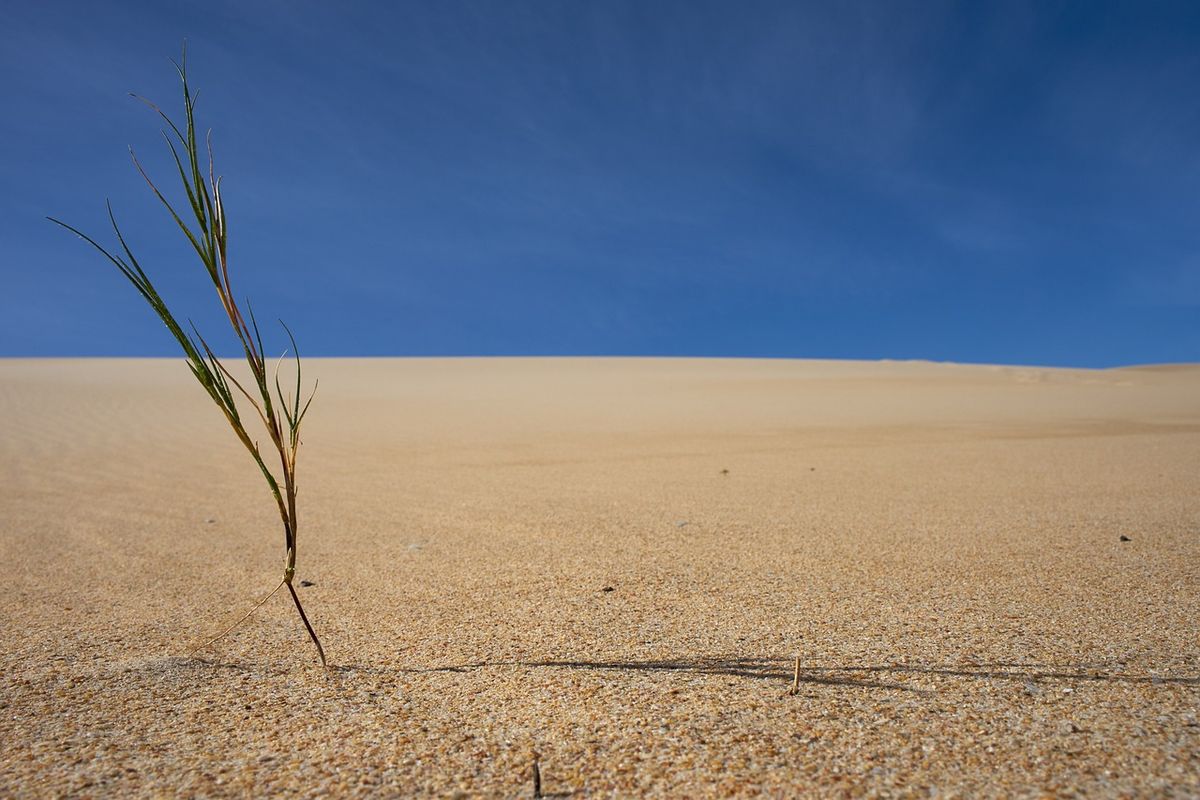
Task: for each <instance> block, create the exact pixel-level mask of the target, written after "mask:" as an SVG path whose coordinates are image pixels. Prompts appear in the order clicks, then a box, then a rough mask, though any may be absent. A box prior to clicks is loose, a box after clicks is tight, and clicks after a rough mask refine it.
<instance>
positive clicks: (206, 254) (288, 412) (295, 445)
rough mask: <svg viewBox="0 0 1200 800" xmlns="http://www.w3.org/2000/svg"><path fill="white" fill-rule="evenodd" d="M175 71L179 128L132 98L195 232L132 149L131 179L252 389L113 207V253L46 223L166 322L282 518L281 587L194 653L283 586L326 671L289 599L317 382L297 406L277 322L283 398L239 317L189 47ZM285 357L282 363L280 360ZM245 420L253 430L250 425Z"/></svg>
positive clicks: (248, 314) (249, 326)
mask: <svg viewBox="0 0 1200 800" xmlns="http://www.w3.org/2000/svg"><path fill="white" fill-rule="evenodd" d="M172 63H173V64H175V68H176V70H177V71H178V73H179V78H180V81H181V82H182V85H183V110H184V122H183V125H182V127H181V126H180V125H177V124H176V123H175V122H174V121H173V120H172V119H171V117H169V116H168V115H167V114H166V113H165V112H163V111H162V109H160V108H159V107H158V106H156V105H155V104H154V103H151V102H150V101H149V100H146V99H145V98H142V97H140V96H138V95H133V97H135V98H137V99H138V100H141V101H142V102H143V103H145V104H146V105H148V106H149V107H150V108H151V109H153V110H154V111H155V112H156V113H157V114H158V115H159V117H161V118H162V120H163V121H164V122H165V123H166V128H164V129H163V131H162V134H163V138H164V139H165V140H166V143H167V147H168V148H169V149H170V151H171V155H172V157H173V159H174V162H175V166H176V167H177V168H178V171H179V178H180V180H181V181H182V183H183V189H184V192H185V193H186V195H187V201H188V209H187V210H186V211H185V212H184V214H185V215H186V214H187V212H188V211H190V212H191V216H192V217H194V219H195V222H194V225H191V224H189V223H188V222H186V221H185V220H184V218H183V217H182V216H181V215H180V214H179V213H178V212H177V211H176V209H175V207H174V206H173V205H172V204H171V202H170V201H169V200H167V198H166V197H165V196H164V195H163V193H162V192H161V191H159V189H158V187H157V186H156V185H155V183H154V181H152V180H151V179H150V176H149V175H148V174H147V173H146V170H145V169H143V168H142V165H141V163H140V162H139V161H138V159H137V156H136V154H135V153H134V152H133V149H132V148H130V151H129V152H130V157H131V158H132V160H133V165H134V167H135V168H136V169H137V171H138V173H139V174H141V176H142V177H143V178H144V179H145V181H146V183H147V184H148V185H149V187H150V189H151V191H153V192H154V195H155V196H156V197H157V198H158V199H159V201H160V202H161V203H162V204H163V206H165V207H166V209H167V211H168V212H169V213H170V215H171V218H172V219H173V220H174V222H175V224H176V225H178V227H179V229H180V230H181V231H182V232H183V234H184V236H186V237H187V240H188V243H189V244H190V246H191V247H192V249H193V250H195V252H196V255H197V256H199V257H200V261H201V262H202V263H203V265H204V269H205V271H206V272H207V273H208V277H209V278H210V279H211V281H212V284H213V287H214V288H215V289H216V292H217V297H218V299H219V300H220V303H221V307H222V309H223V311H224V313H225V316H226V318H227V319H228V321H229V324H230V326H231V327H232V329H233V333H234V336H235V337H236V338H237V342H238V345H239V346H240V349H241V352H242V355H243V356H245V359H246V364H247V365H248V366H249V368H250V376H251V379H252V381H246V384H250V386H251V388H250V390H249V391H248V390H247V389H246V385H245V384H243V382H242V381H239V380H238V379H237V378H235V377H234V375H233V373H232V372H231V371H230V369H229V368H228V367H226V365H225V364H224V363H223V362H222V361H221V359H220V358H218V357H217V356H216V354H214V353H213V350H212V348H211V347H209V345H208V342H207V341H206V340H205V339H204V337H203V336H201V335H200V332H199V331H198V330H197V329H196V327H195V326H194V325H192V324H191V323H190V322H189V327H190V328H191V332H190V333H189V332H188V331H187V330H185V329H184V328H183V326H182V325H180V323H179V321H178V320H177V319H176V318H175V316H174V314H172V313H171V311H170V309H169V308H168V307H167V304H166V302H165V301H164V300H163V298H162V296H161V295H160V294H159V293H158V290H157V289H156V288H155V286H154V283H153V282H152V281H151V280H150V277H149V275H147V274H146V272H145V271H144V270H143V269H142V267H141V265H140V264H139V263H138V260H137V258H135V257H134V255H133V252H132V251H131V250H130V248H129V246H128V245H127V244H126V242H125V237H124V236H123V235H122V233H121V229H120V227H119V226H118V225H117V220H116V217H115V215H114V214H113V210H112V204H111V203H107V207H108V218H109V222H110V223H111V224H112V228H113V231H114V233H115V234H116V238H117V242H118V243H119V244H120V251H121V252H120V253H114V252H112V251H110V250H109V249H108V248H105V247H104V246H103V245H101V244H99V243H97V242H96V241H95V240H94V239H92V238H91V237H90V236H88V235H87V234H85V233H83V232H81V231H79V230H78V229H76V228H74V227H72V226H71V225H68V224H67V223H65V222H62V221H60V220H57V219H54V218H53V217H50V218H49V219H50V221H51V222H54V223H56V224H58V225H61V226H62V227H64V228H66V229H67V230H69V231H71V232H72V233H74V234H76V235H77V236H79V237H80V238H82V239H83V240H84V241H86V242H88V243H89V244H91V245H92V246H93V247H94V248H96V250H98V251H99V252H100V253H102V254H103V255H104V256H105V257H106V258H107V259H108V260H109V261H110V262H112V263H113V264H114V265H115V266H116V268H117V269H118V270H120V272H121V274H122V275H124V276H125V277H126V278H127V279H128V280H129V282H130V283H132V284H133V286H134V288H136V289H137V291H138V293H139V294H140V295H141V296H142V299H144V300H145V301H146V303H148V304H149V305H150V308H151V309H153V310H154V313H155V314H157V315H158V318H159V319H161V320H162V322H163V324H164V325H166V326H167V330H168V331H170V333H171V335H172V336H173V337H174V338H175V341H176V342H178V343H179V346H180V347H181V348H182V349H183V353H184V356H185V357H186V358H187V364H188V367H189V368H190V369H191V371H192V375H194V376H195V378H196V380H197V381H199V383H200V385H201V386H202V387H203V388H204V391H205V392H207V393H208V396H209V397H210V398H211V399H212V401H213V402H214V403H215V404H216V405H217V407H218V408H219V409H220V410H221V413H222V414H223V415H224V416H225V420H226V421H227V422H228V423H229V426H230V427H231V428H232V429H233V432H234V433H235V434H236V435H237V438H238V441H240V442H241V443H242V445H243V446H244V447H245V448H246V450H247V451H248V452H249V453H250V456H251V457H252V458H253V459H254V462H255V463H256V464H257V465H258V468H259V469H260V470H261V471H262V475H263V477H264V478H265V479H266V482H267V485H268V486H269V487H270V490H271V496H272V497H273V498H274V500H275V503H276V505H277V507H278V509H279V517H280V520H281V521H282V522H283V536H284V548H285V551H286V556H285V561H284V567H283V577H282V578H281V580H280V581H279V584H278V585H277V586H276V587H275V588H274V589H272V590H271V592H270V593H268V594H267V595H266V597H264V598H263V599H262V600H260V601H259V602H258V603H257V604H255V605H254V606H253V607H252V608H251V609H250V611H248V612H247V613H246V615H245V616H243V617H242V618H241V619H239V620H238V621H237V622H235V623H234V624H233V625H231V626H229V628H227V629H226V630H225V631H223V632H222V633H220V634H219V635H217V636H216V637H213V638H212V639H210V640H208V641H207V642H205V644H203V645H202V646H201V647H199V648H196V650H197V651H198V650H201V649H203V648H204V647H207V646H209V645H211V644H213V643H214V642H216V641H217V640H219V639H221V638H222V637H224V636H225V635H226V634H228V633H230V632H231V631H232V630H233V629H234V628H236V627H237V626H238V625H240V624H241V623H242V622H244V621H245V620H246V619H248V618H249V617H250V615H251V614H253V613H254V612H255V611H256V610H258V609H259V608H260V607H262V605H263V604H264V603H266V602H267V601H268V600H270V599H271V598H272V597H273V596H274V595H275V594H276V592H278V591H279V590H280V589H282V588H284V587H285V586H286V587H287V589H288V592H289V593H290V594H291V597H292V601H293V603H295V606H296V611H297V612H298V613H299V615H300V620H301V622H303V623H304V628H305V630H307V631H308V636H309V638H310V639H311V640H312V643H313V644H314V645H315V646H316V648H317V655H318V656H320V659H321V664H322V665H324V666H327V663H326V660H325V650H324V648H322V647H321V641H320V639H318V638H317V634H316V631H314V630H313V626H312V623H310V622H309V620H308V616H307V615H306V614H305V613H304V606H303V605H302V604H301V603H300V597H299V596H298V595H297V594H296V590H295V588H294V587H293V586H292V580H293V578H294V577H295V575H296V553H297V550H296V533H297V518H296V456H297V453H298V451H299V449H300V425H301V423H302V422H303V421H304V417H305V415H306V414H307V413H308V408H309V405H310V404H311V403H312V398H313V395H314V394H315V393H316V384H315V383H314V385H313V391H312V393H310V394H309V395H308V399H307V400H304V399H303V397H302V391H301V387H302V384H301V370H300V354H299V352H298V350H297V349H296V340H295V337H294V336H292V332H291V330H290V329H289V328H288V327H287V325H284V324H283V321H282V320H280V325H282V326H283V329H284V331H285V332H286V333H287V338H288V340H289V342H290V344H291V351H292V353H293V355H294V358H295V362H296V382H295V391H294V393H293V392H290V391H289V393H288V396H286V397H285V395H284V391H283V388H282V386H281V385H280V381H279V367H280V365H281V364H282V362H283V357H281V358H280V359H279V362H278V363H276V365H275V368H274V370H273V371H270V370H268V365H267V362H266V357H265V354H264V349H263V340H262V334H261V333H260V331H259V327H258V322H257V320H256V319H255V318H254V312H253V310H252V309H251V308H250V303H249V301H246V302H245V314H243V312H242V308H241V307H240V306H239V305H238V303H237V301H236V300H235V299H234V293H233V287H232V285H231V284H230V280H229V259H228V255H227V229H226V220H225V207H224V204H223V203H222V201H221V178H220V177H218V176H217V175H216V169H215V165H214V162H213V150H212V132H211V131H209V132H208V134H207V135H206V136H205V150H206V156H207V158H204V157H202V154H201V149H200V145H199V143H198V140H197V134H196V120H195V110H196V94H195V93H194V92H192V91H191V88H190V87H189V85H188V77H187V50H186V47H185V49H184V52H183V57H182V58H181V59H180V61H179V62H178V63H175V62H172ZM284 355H285V356H286V352H285V353H284ZM239 395H240V397H241V398H242V399H243V400H244V401H245V402H246V403H248V404H249V406H250V408H252V409H253V414H254V416H257V417H258V421H259V422H261V423H262V425H263V426H264V427H265V428H266V430H267V436H268V439H269V440H270V450H268V452H267V454H266V455H264V453H263V451H262V450H260V449H259V445H258V442H257V441H256V440H255V438H254V437H253V436H251V434H250V432H249V431H248V430H247V429H246V424H247V421H248V419H247V416H248V415H244V414H243V411H242V409H241V408H239ZM249 421H251V422H252V421H253V420H252V418H250V420H249ZM271 451H273V452H271ZM275 457H278V460H279V466H278V472H277V473H276V472H272V470H271V468H270V467H268V466H267V461H266V459H268V458H270V459H272V460H273V459H274V458H275ZM193 652H195V651H193Z"/></svg>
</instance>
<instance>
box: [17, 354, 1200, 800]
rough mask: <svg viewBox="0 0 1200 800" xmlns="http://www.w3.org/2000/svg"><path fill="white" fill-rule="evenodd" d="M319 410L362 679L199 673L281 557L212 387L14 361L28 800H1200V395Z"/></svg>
mask: <svg viewBox="0 0 1200 800" xmlns="http://www.w3.org/2000/svg"><path fill="white" fill-rule="evenodd" d="M309 371H310V372H311V373H313V374H314V375H319V376H320V378H321V389H320V393H319V394H318V396H317V400H316V403H315V404H314V406H313V410H312V412H311V415H310V418H309V422H308V423H307V424H308V429H307V435H306V437H305V446H304V448H303V450H302V452H301V460H300V473H301V474H300V478H301V495H300V504H301V531H300V554H299V555H300V569H299V574H298V576H297V577H298V579H305V580H308V581H311V582H313V584H314V585H312V586H309V587H305V588H303V589H301V590H300V591H301V592H302V597H303V598H304V600H305V603H306V606H307V609H308V611H309V613H310V615H311V616H312V618H313V621H314V624H315V625H316V627H317V630H318V631H319V633H320V634H321V635H322V638H323V640H324V643H325V646H326V649H327V651H328V653H329V656H330V662H331V664H332V668H331V670H330V671H329V673H326V672H324V671H323V670H322V669H321V668H320V667H319V665H318V664H317V663H316V661H315V656H314V652H313V650H312V648H311V646H310V645H309V643H308V642H307V641H306V640H305V638H304V635H303V630H302V629H301V627H300V626H299V623H298V621H297V620H296V619H295V616H294V612H293V611H292V609H291V608H290V607H289V606H288V604H287V603H286V600H285V598H283V597H282V596H280V597H276V598H275V600H274V601H272V603H271V604H270V605H269V606H268V607H266V608H265V609H264V610H263V612H261V613H260V614H259V615H258V616H257V617H255V618H253V619H252V621H251V622H249V623H247V624H246V625H245V626H244V627H243V628H241V629H240V630H239V631H237V632H236V633H235V634H233V635H231V636H230V637H229V638H228V639H226V640H224V641H222V642H220V643H218V644H217V645H215V646H213V647H212V648H210V649H208V650H206V651H204V652H203V653H201V654H200V656H199V657H195V658H191V657H188V650H189V647H191V646H192V645H194V644H198V643H200V642H201V641H203V639H204V637H205V636H206V635H209V634H213V633H215V632H216V631H217V630H219V628H220V627H221V626H222V625H223V624H224V623H228V622H230V621H232V620H233V619H234V618H235V617H236V616H237V615H238V613H239V612H241V611H244V610H245V609H246V608H247V607H248V606H249V604H250V603H251V602H252V601H253V600H254V599H256V598H257V597H258V596H259V595H261V593H263V592H265V591H266V590H268V589H270V588H271V587H272V586H273V585H274V582H275V581H276V580H278V574H279V572H280V569H281V565H282V559H283V553H282V533H281V531H280V530H279V525H278V521H277V519H276V518H275V517H274V512H273V510H272V505H271V502H270V498H269V495H268V494H267V490H266V488H265V485H264V484H263V482H262V480H261V477H260V476H259V475H258V474H257V473H256V470H255V467H254V465H253V463H252V462H251V461H250V460H249V459H248V458H247V457H246V454H245V453H244V452H243V451H241V450H240V448H239V445H238V444H237V442H236V440H235V439H234V438H233V436H232V434H231V433H230V432H229V431H228V429H227V428H226V427H225V424H224V421H223V420H222V419H221V417H220V415H219V413H218V412H217V410H216V409H215V408H213V407H211V406H210V405H209V404H208V400H207V398H206V397H204V396H203V395H202V393H201V392H200V391H199V389H198V387H197V386H195V385H194V383H193V382H192V379H191V376H190V375H189V373H188V371H187V369H186V367H185V366H184V364H183V363H182V361H180V360H130V361H118V360H7V361H0V586H2V587H3V588H2V590H0V647H2V649H0V653H2V662H0V664H2V667H3V669H2V670H0V687H2V694H0V742H3V746H2V747H0V795H3V796H56V795H70V796H128V795H136V794H141V795H188V796H195V795H210V796H215V795H249V794H253V795H255V796H262V795H263V794H265V793H267V792H270V791H277V790H285V789H286V790H293V791H297V792H299V793H301V794H305V795H307V794H319V793H330V794H332V795H334V796H339V797H341V796H352V795H382V796H388V795H403V796H408V795H417V794H421V795H436V796H454V795H456V794H461V795H462V796H489V797H517V796H522V795H524V796H529V795H530V793H531V781H530V766H531V763H532V758H533V756H532V753H534V752H537V753H538V754H539V758H540V764H541V769H542V774H543V779H544V780H543V789H544V791H545V792H546V793H547V794H549V795H553V796H567V795H572V796H608V795H617V796H636V795H653V796H670V797H701V796H719V795H721V796H723V795H757V794H766V795H774V796H797V795H813V796H843V795H852V796H857V795H883V796H893V795H894V796H918V797H919V796H931V795H935V794H936V796H939V797H943V796H999V795H1005V796H1009V795H1018V796H1043V795H1051V796H1068V795H1071V794H1073V793H1078V794H1086V795H1088V796H1117V795H1122V796H1124V795H1149V796H1179V797H1185V796H1191V797H1195V796H1197V795H1198V794H1200V641H1198V636H1200V624H1198V623H1197V620H1198V619H1200V366H1165V367H1154V368H1131V369H1118V370H1105V371H1086V370H1051V369H1032V368H1028V369H1027V368H1012V367H988V366H961V365H948V364H931V363H887V362H884V363H850V362H821V361H751V360H744V361H743V360H729V361H725V360H654V359H448V360H324V361H322V360H316V361H313V362H312V363H311V364H310V365H309ZM1121 537H1125V538H1126V539H1128V541H1123V540H1122V538H1121ZM796 656H799V657H800V658H801V666H802V670H801V673H800V692H799V694H798V695H796V696H786V695H785V691H786V690H787V688H788V685H789V682H790V680H791V678H792V665H793V660H794V659H795V657H796Z"/></svg>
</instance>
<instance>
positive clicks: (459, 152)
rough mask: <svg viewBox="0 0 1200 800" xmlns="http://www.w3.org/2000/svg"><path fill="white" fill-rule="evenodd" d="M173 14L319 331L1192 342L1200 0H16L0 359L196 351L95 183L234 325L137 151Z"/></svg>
mask: <svg viewBox="0 0 1200 800" xmlns="http://www.w3.org/2000/svg"><path fill="white" fill-rule="evenodd" d="M184 37H186V38H187V40H188V43H189V44H188V48H189V64H190V68H191V77H192V80H193V83H194V84H195V85H196V86H197V87H199V89H200V94H201V96H200V102H199V115H200V117H201V122H202V124H203V125H205V126H206V127H212V128H213V131H214V134H213V135H214V143H215V147H216V151H217V160H218V169H219V171H220V172H221V173H222V174H224V175H225V176H226V177H225V182H224V184H223V189H224V193H225V199H226V205H227V210H228V214H229V218H230V229H231V232H230V237H231V245H230V247H231V260H232V267H233V270H234V273H235V276H234V282H235V287H236V289H237V290H238V291H239V292H240V293H242V294H245V295H248V296H249V297H250V298H251V300H252V301H253V303H254V305H255V307H256V309H258V311H259V313H260V315H261V316H263V317H275V316H283V317H284V318H285V319H286V320H287V321H288V322H289V324H291V325H292V327H293V329H294V330H295V331H296V333H297V335H298V337H299V339H300V343H301V349H302V352H304V353H305V354H308V355H697V356H766V357H799V358H928V359H938V360H954V361H972V362H991V363H1025V364H1048V365H1072V366H1111V365H1118V364H1127V363H1139V362H1156V361H1197V360H1200V94H1198V93H1197V90H1196V87H1197V86H1200V4H1196V3H1178V4H1168V3H1133V2H1131V3H1124V4H1113V3H1104V2H1078V3H1061V2H1052V1H1049V0H1047V1H1042V2H1028V3H1022V2H1018V1H1017V0H1012V1H1006V2H997V3H994V4H987V3H938V2H915V3H898V2H876V3H855V2H846V3H824V2H822V3H812V4H806V3H802V2H796V1H795V0H792V1H785V2H736V3H735V2H723V3H709V2H701V1H700V0H688V1H687V2H654V1H652V0H635V1H634V2H618V1H617V0H611V1H607V0H606V1H605V2H582V1H581V2H575V1H574V0H556V1H555V2H536V3H529V2H473V3H466V2H452V1H451V0H438V1H437V2H425V3H400V2H395V3H353V2H348V3H328V2H305V1H304V0H286V2H284V1H283V0H280V1H279V2H265V1H264V2H242V1H241V0H239V2H226V0H209V2H205V3H204V4H199V3H185V2H158V1H156V2H145V3H138V2H124V3H92V2H79V3H72V2H45V3H22V4H10V7H9V8H7V9H6V19H5V25H4V26H3V28H2V29H0V141H3V142H4V143H5V144H4V146H3V148H0V185H2V186H3V189H4V191H3V192H2V193H0V242H2V243H3V249H2V251H0V277H2V278H3V284H4V286H5V291H4V292H3V293H0V355H10V356H11V355H16V356H35V355H172V354H174V352H175V351H174V350H173V344H174V343H173V342H172V340H171V339H170V337H169V336H168V334H167V332H166V331H165V330H163V329H162V327H161V325H160V324H159V323H158V321H157V320H156V319H155V318H154V316H153V315H152V313H151V312H150V311H149V309H147V308H145V307H144V306H143V305H142V304H141V301H140V299H139V298H138V297H137V296H136V294H135V293H134V291H133V289H132V287H130V286H129V285H127V284H125V283H124V282H123V279H122V278H121V277H120V276H119V275H118V274H117V273H116V272H115V271H114V270H113V269H112V268H111V267H109V266H108V265H107V264H106V263H105V262H103V261H102V260H100V259H99V258H98V257H97V255H96V254H95V253H93V252H91V251H90V250H89V249H88V248H87V247H86V246H85V245H84V244H83V243H81V242H80V241H78V240H77V239H75V238H74V237H71V236H70V235H68V234H66V233H65V232H64V231H62V230H60V229H57V228H56V227H55V226H53V225H51V224H50V223H48V222H46V221H45V220H44V219H43V217H44V216H46V215H54V216H57V217H60V218H62V219H65V220H67V221H69V222H71V223H72V224H74V225H76V226H78V227H81V228H83V229H85V230H88V231H89V232H93V233H96V234H99V235H101V236H103V237H108V236H109V235H110V234H109V232H108V231H107V230H106V227H105V225H106V223H105V218H104V212H103V204H104V199H105V197H109V198H111V199H112V201H113V204H114V207H115V208H116V211H117V214H118V217H119V219H120V220H121V221H122V224H123V228H124V230H125V232H126V235H127V237H128V238H129V240H130V241H131V244H132V245H133V247H134V249H135V251H136V252H137V253H138V255H139V257H140V259H141V260H142V262H143V265H144V266H146V268H147V270H148V271H149V272H151V274H152V275H153V276H154V277H155V278H156V279H157V281H158V283H159V285H160V289H161V290H162V291H163V294H164V295H165V296H166V297H167V299H168V301H169V302H170V303H171V305H172V308H173V310H174V311H175V312H176V314H177V316H181V317H185V316H190V317H192V318H194V319H195V320H196V321H197V322H198V323H199V324H200V325H201V327H202V329H205V330H209V331H213V332H214V333H213V336H212V338H213V339H216V340H217V341H222V340H221V339H220V337H219V336H217V335H216V332H217V331H219V330H220V327H219V326H220V323H221V321H220V319H219V317H218V316H217V313H216V300H215V296H214V295H213V294H212V292H211V287H208V286H206V284H205V278H204V276H203V275H202V272H201V269H200V266H199V263H198V262H196V261H195V257H194V255H193V256H192V257H191V258H189V252H188V250H187V248H186V244H185V243H184V242H183V240H182V239H181V238H180V236H179V234H178V232H177V231H173V230H172V229H171V223H170V221H169V219H168V218H167V217H166V216H165V212H164V211H163V209H162V208H161V207H160V206H158V205H157V204H156V202H155V201H154V199H153V198H152V197H151V196H150V195H149V194H148V192H147V190H146V187H145V185H144V184H143V183H142V182H141V179H140V178H139V177H138V176H137V175H136V173H135V172H134V171H133V169H132V167H131V166H130V164H129V160H128V156H127V152H126V147H127V146H129V145H132V146H133V147H134V148H135V149H136V150H137V151H138V153H139V156H140V157H141V158H142V159H143V160H144V162H146V163H147V165H148V167H149V168H150V170H151V171H152V173H154V174H156V175H157V176H158V177H160V178H161V181H162V183H164V184H169V178H170V171H169V167H170V164H169V162H168V161H166V160H164V159H165V151H164V145H163V144H162V142H161V140H160V139H159V138H158V128H159V126H158V124H157V122H156V120H155V118H154V116H153V114H152V113H151V112H149V111H148V110H147V109H145V108H144V107H142V106H141V105H139V104H138V103H137V102H136V101H135V100H133V99H131V98H129V97H128V96H127V92H129V91H136V92H138V93H139V94H143V95H146V96H148V97H150V98H152V99H154V100H156V101H157V102H159V103H160V104H161V105H163V106H165V107H167V108H168V109H169V110H172V111H175V110H177V108H178V96H177V93H178V87H177V81H176V80H175V76H174V73H173V70H172V67H171V65H170V63H169V62H168V58H171V57H176V56H177V53H178V49H179V45H180V42H181V41H182V40H183V39H184ZM107 240H108V239H107V238H105V241H107Z"/></svg>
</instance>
